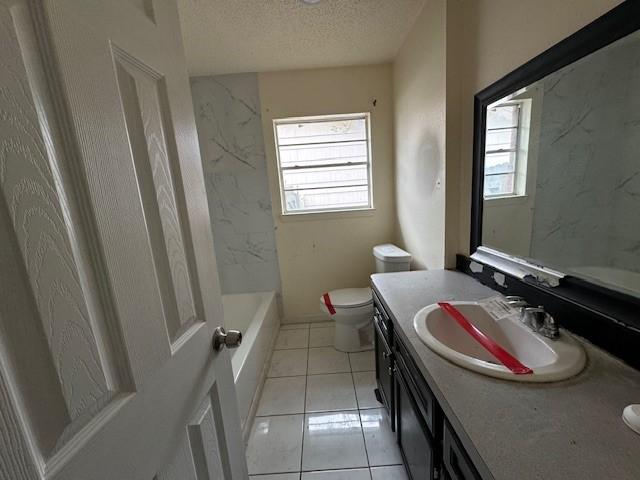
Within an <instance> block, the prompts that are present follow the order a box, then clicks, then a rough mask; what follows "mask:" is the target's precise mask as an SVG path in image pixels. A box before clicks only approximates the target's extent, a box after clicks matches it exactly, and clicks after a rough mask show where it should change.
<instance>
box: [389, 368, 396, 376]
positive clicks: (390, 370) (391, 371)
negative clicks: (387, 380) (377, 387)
mask: <svg viewBox="0 0 640 480" xmlns="http://www.w3.org/2000/svg"><path fill="white" fill-rule="evenodd" d="M393 372H395V368H393V367H389V375H393Z"/></svg>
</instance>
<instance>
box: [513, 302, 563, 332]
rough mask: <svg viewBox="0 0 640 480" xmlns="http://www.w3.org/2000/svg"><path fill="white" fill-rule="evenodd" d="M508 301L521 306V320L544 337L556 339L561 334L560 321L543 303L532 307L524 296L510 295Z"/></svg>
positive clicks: (518, 306) (514, 305)
mask: <svg viewBox="0 0 640 480" xmlns="http://www.w3.org/2000/svg"><path fill="white" fill-rule="evenodd" d="M507 303H508V304H509V305H511V306H512V307H516V308H520V321H521V322H522V323H524V324H525V325H526V326H527V327H529V328H530V329H531V330H533V331H534V332H536V333H539V334H540V335H542V336H543V337H547V338H550V339H551V340H555V339H557V338H558V337H559V336H560V330H559V328H558V322H556V320H555V318H553V317H552V316H551V315H550V314H549V313H548V312H547V311H546V310H545V309H544V307H543V306H542V305H540V306H537V307H532V306H530V305H528V304H527V302H526V300H525V299H524V298H522V297H515V296H508V297H507Z"/></svg>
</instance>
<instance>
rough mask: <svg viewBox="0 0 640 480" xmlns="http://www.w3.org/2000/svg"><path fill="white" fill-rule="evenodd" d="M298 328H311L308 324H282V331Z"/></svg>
mask: <svg viewBox="0 0 640 480" xmlns="http://www.w3.org/2000/svg"><path fill="white" fill-rule="evenodd" d="M296 328H309V324H308V323H281V324H280V330H295V329H296Z"/></svg>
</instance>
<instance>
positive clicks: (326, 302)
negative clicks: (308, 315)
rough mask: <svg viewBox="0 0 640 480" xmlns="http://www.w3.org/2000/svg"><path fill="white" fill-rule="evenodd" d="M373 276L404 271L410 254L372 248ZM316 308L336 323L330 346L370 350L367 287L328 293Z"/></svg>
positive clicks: (390, 247) (370, 312) (370, 309)
mask: <svg viewBox="0 0 640 480" xmlns="http://www.w3.org/2000/svg"><path fill="white" fill-rule="evenodd" d="M373 256H374V258H375V268H376V273H390V272H408V271H409V270H410V268H411V254H409V253H408V252H405V251H404V250H402V249H401V248H398V247H396V246H395V245H392V244H390V243H384V244H382V245H376V246H375V247H373ZM320 309H321V310H322V311H323V312H324V313H325V314H327V315H328V316H329V317H331V319H332V320H333V321H334V322H336V333H335V338H334V342H333V346H334V347H335V348H336V350H340V351H342V352H361V351H363V350H371V349H372V348H373V296H372V293H371V289H370V288H369V287H365V288H342V289H339V290H331V291H329V292H327V293H325V294H323V295H322V296H321V297H320Z"/></svg>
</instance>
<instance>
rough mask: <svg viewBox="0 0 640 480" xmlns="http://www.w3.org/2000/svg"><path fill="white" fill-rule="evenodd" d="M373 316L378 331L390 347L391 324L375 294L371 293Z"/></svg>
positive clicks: (391, 339) (391, 336) (391, 337)
mask: <svg viewBox="0 0 640 480" xmlns="http://www.w3.org/2000/svg"><path fill="white" fill-rule="evenodd" d="M373 315H374V318H375V319H376V320H377V321H378V325H379V327H380V330H381V331H382V333H383V335H384V336H385V338H386V340H387V343H388V344H389V345H391V343H392V341H393V324H392V322H391V319H390V318H389V315H388V314H387V312H386V311H385V309H384V307H383V306H382V302H381V301H380V299H379V298H378V296H377V295H376V293H375V292H374V293H373Z"/></svg>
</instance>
